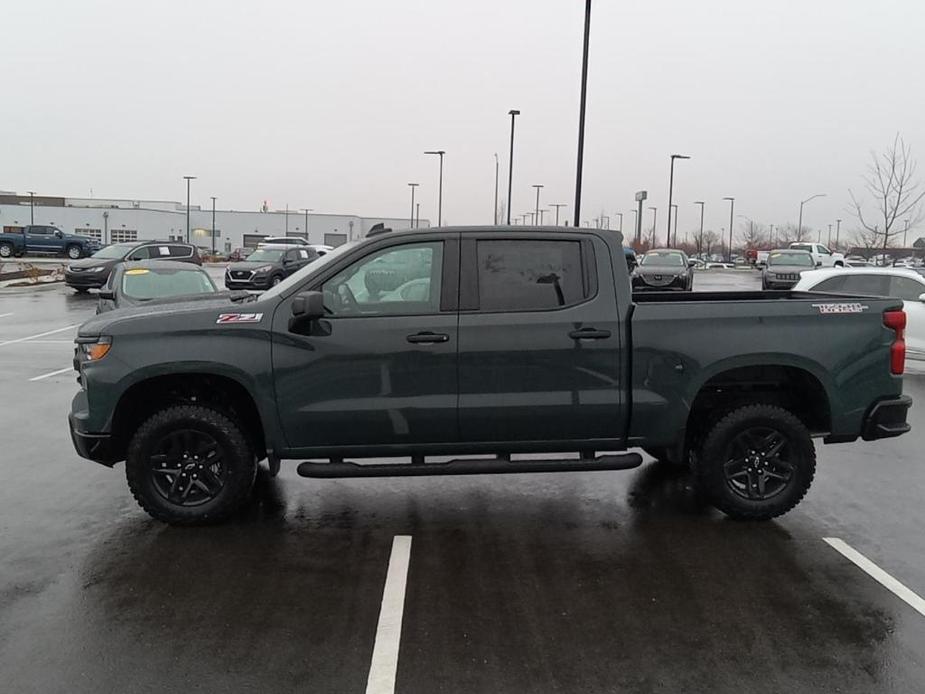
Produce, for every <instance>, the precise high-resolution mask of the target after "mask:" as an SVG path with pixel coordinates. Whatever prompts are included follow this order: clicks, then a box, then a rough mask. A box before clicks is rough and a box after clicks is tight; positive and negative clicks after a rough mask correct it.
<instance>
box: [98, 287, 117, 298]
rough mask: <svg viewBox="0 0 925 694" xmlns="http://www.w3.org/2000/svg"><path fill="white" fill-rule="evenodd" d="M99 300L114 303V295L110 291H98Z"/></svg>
mask: <svg viewBox="0 0 925 694" xmlns="http://www.w3.org/2000/svg"><path fill="white" fill-rule="evenodd" d="M100 299H102V300H104V301H115V299H116V293H115V292H114V291H112V290H111V289H100Z"/></svg>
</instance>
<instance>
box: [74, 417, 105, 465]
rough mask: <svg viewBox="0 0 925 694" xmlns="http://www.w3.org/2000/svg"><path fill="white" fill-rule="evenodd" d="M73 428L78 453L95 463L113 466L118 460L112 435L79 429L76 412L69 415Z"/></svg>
mask: <svg viewBox="0 0 925 694" xmlns="http://www.w3.org/2000/svg"><path fill="white" fill-rule="evenodd" d="M67 423H68V426H69V427H70V429H71V443H73V444H74V450H75V451H77V455H79V456H80V457H81V458H86V459H87V460H92V461H93V462H95V463H100V464H101V465H106V466H107V467H112V466H113V465H114V464H115V463H116V462H117V460H118V458H117V457H116V455H115V452H114V451H113V446H112V436H110V435H109V434H89V433H86V432H83V431H80V429H79V426H80V425H79V422H78V421H77V418H76V417H75V415H74V413H73V412H72V413H71V414H69V415H68V417H67Z"/></svg>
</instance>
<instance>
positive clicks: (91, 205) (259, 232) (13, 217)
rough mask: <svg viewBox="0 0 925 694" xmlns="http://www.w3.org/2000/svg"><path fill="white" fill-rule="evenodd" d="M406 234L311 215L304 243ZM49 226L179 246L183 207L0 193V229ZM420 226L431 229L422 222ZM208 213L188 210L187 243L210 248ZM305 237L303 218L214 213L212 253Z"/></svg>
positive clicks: (395, 222)
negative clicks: (263, 240)
mask: <svg viewBox="0 0 925 694" xmlns="http://www.w3.org/2000/svg"><path fill="white" fill-rule="evenodd" d="M380 222H381V223H383V224H385V226H387V227H391V228H393V229H404V228H407V227H408V226H409V222H410V220H409V219H407V218H405V219H395V218H392V217H360V216H358V215H339V214H319V213H316V212H312V213H309V215H308V219H307V223H308V233H307V237H308V240H309V242H310V243H323V244H327V245H329V246H339V245H341V244H342V243H346V242H347V241H352V240H355V239H359V238H362V237H364V236H365V235H366V232H367V231H369V229H370V227H372V226H373V225H374V224H378V223H380ZM27 224H47V225H51V226H56V227H58V228H59V229H61V230H62V231H65V232H68V233H72V234H73V233H77V234H86V235H88V236H93V237H94V238H97V239H99V240H100V241H101V242H102V243H104V244H108V243H119V242H121V241H135V240H139V239H158V240H171V239H177V240H183V239H185V238H186V206H185V205H184V204H183V203H179V202H174V201H170V200H106V199H100V198H59V197H49V196H38V195H36V196H35V197H34V198H32V197H30V196H28V195H16V194H13V193H4V192H0V226H2V227H3V228H4V229H6V228H7V227H14V228H16V227H22V226H25V225H27ZM420 225H421V226H424V227H426V226H430V222H429V221H428V220H426V219H422V220H420ZM211 229H212V210H211V209H202V208H200V207H198V206H196V205H191V206H190V241H191V242H193V243H195V244H196V245H197V246H200V247H202V248H204V249H205V248H211V247H212V240H211ZM287 234H288V235H290V236H302V237H305V236H306V217H305V213H304V212H298V211H295V210H293V211H290V212H289V213H288V214H287V213H286V212H284V211H279V210H273V211H267V212H244V211H240V210H219V209H216V210H215V248H216V249H217V250H218V252H220V253H228V252H230V251H232V250H234V249H236V248H243V247H250V248H253V247H254V246H256V245H257V243H258V242H259V240H260V237H262V236H285V235H287Z"/></svg>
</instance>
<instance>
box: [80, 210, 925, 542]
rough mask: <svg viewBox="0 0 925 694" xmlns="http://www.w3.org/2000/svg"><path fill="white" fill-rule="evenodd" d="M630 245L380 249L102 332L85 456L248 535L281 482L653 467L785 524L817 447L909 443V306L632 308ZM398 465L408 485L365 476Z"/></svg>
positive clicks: (87, 347) (381, 243)
mask: <svg viewBox="0 0 925 694" xmlns="http://www.w3.org/2000/svg"><path fill="white" fill-rule="evenodd" d="M621 242H622V239H621V237H620V235H619V234H616V233H611V232H605V231H594V230H584V229H576V230H565V229H563V228H561V227H553V228H532V229H526V230H525V229H521V228H517V227H491V228H445V229H422V230H412V231H401V232H389V233H380V234H377V235H375V236H373V237H371V238H367V239H366V240H365V241H363V242H360V243H356V244H351V245H347V246H342V247H340V248H338V249H337V250H335V251H333V252H331V253H328V254H327V255H325V256H324V257H323V258H321V259H319V260H317V261H315V262H314V263H312V264H311V265H309V266H308V267H306V268H305V269H303V270H301V271H299V272H298V273H296V274H294V275H292V276H291V277H289V278H288V279H287V280H286V281H284V282H283V283H282V284H280V285H278V286H277V287H275V288H273V289H272V290H270V291H268V292H266V293H265V294H263V295H262V296H261V297H260V298H259V299H258V300H257V301H255V302H253V303H250V304H247V305H246V306H239V305H234V304H232V303H230V302H228V301H224V302H223V301H216V302H212V301H199V302H197V303H191V304H172V305H169V306H163V307H156V308H150V309H128V310H118V311H113V312H111V313H108V314H105V315H103V316H99V317H97V318H94V319H91V320H90V321H88V322H87V323H85V324H84V325H82V326H81V327H80V330H79V333H78V337H77V340H76V341H77V352H76V357H75V368H76V369H77V370H78V371H79V374H80V376H79V381H80V391H79V392H78V393H77V395H76V396H75V397H74V400H73V403H72V406H71V414H70V419H69V421H70V428H71V435H72V438H73V441H74V446H75V448H76V449H77V452H78V453H79V454H80V455H81V456H83V457H85V458H89V459H91V460H95V461H97V462H100V463H103V464H105V465H110V466H111V465H113V464H114V463H116V462H118V461H122V460H125V461H126V475H127V478H128V484H129V487H130V489H131V491H132V493H133V494H134V496H135V498H136V499H137V500H138V502H139V503H140V505H141V506H142V507H143V508H144V509H145V510H146V511H148V513H150V514H151V515H152V516H154V517H155V518H159V519H161V520H164V521H167V522H170V523H177V524H190V523H197V522H205V521H215V520H218V519H221V518H224V517H227V516H228V515H229V514H231V513H232V512H234V510H235V509H236V508H238V507H239V506H240V505H241V504H242V503H243V502H244V501H245V500H246V499H247V498H248V496H249V494H250V491H251V488H252V484H253V480H254V475H255V473H256V469H257V464H258V461H260V460H262V459H266V460H267V461H268V465H269V468H270V471H271V473H275V472H277V471H278V470H279V466H280V461H281V460H282V459H286V460H291V459H295V460H301V461H303V462H301V463H300V464H299V465H298V472H299V474H301V475H303V476H305V477H321V478H331V477H377V476H396V475H412V476H414V475H452V474H478V473H516V472H551V471H579V470H580V471H589V470H617V469H626V468H632V467H636V466H638V465H639V464H640V463H641V462H642V456H641V455H640V454H639V453H638V452H635V451H632V450H630V449H633V448H642V449H644V450H645V451H647V452H649V453H651V454H652V455H654V456H655V457H657V458H660V459H663V460H665V461H668V462H669V463H676V464H685V465H690V466H691V467H692V469H693V472H694V476H695V479H696V480H697V483H698V485H699V487H700V489H701V490H702V492H703V494H704V495H705V496H706V498H708V499H709V500H710V501H711V502H712V503H713V504H714V505H715V506H716V507H718V508H719V509H721V510H722V511H724V512H725V513H727V514H729V515H730V516H733V517H735V518H742V519H768V518H772V517H775V516H777V515H780V514H782V513H784V512H786V511H788V510H789V509H791V508H792V507H793V506H795V505H796V504H797V503H798V502H799V501H800V500H801V499H802V498H803V496H804V495H805V493H806V492H807V490H808V489H809V486H810V483H811V482H812V479H813V475H814V472H815V449H814V444H813V439H814V438H816V439H821V440H822V441H824V442H825V443H847V442H850V441H854V440H856V439H857V438H859V437H861V438H863V439H865V440H871V439H878V438H882V437H888V436H897V435H899V434H902V433H904V432H906V431H908V430H909V426H908V424H906V412H907V409H908V408H909V406H910V404H911V400H910V399H909V398H908V397H907V396H904V395H903V394H902V378H901V374H902V372H903V365H904V342H903V329H904V325H905V314H904V313H903V311H902V302H901V301H898V300H894V299H884V298H871V297H851V296H844V295H825V294H813V293H797V292H747V293H734V292H729V293H683V294H664V293H659V292H655V293H648V294H646V295H639V296H634V295H633V294H632V293H631V288H630V281H629V276H628V274H627V268H626V262H625V260H624V251H623V248H622V244H621ZM525 453H531V454H542V455H541V456H536V455H534V456H531V457H530V458H528V459H524V458H523V457H522V456H521V455H520V454H525ZM434 456H454V459H453V460H451V461H449V462H437V461H434V460H433V457H434ZM473 456H480V457H478V458H476V457H473ZM383 457H392V458H399V459H402V460H403V461H407V462H391V463H379V462H362V461H363V459H369V458H383ZM357 461H361V462H357Z"/></svg>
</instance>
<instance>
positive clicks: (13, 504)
mask: <svg viewBox="0 0 925 694" xmlns="http://www.w3.org/2000/svg"><path fill="white" fill-rule="evenodd" d="M210 272H212V273H214V274H215V276H216V278H217V279H219V278H220V273H221V268H218V267H215V268H211V269H210ZM758 283H759V281H758V277H757V274H756V273H749V272H739V271H726V272H715V273H713V272H711V273H702V274H700V275H698V276H697V277H696V280H695V290H698V289H699V290H705V289H714V290H726V289H730V290H731V289H754V288H757V287H758ZM95 302H96V298H95V296H94V295H92V294H91V295H76V294H74V293H73V292H72V291H70V290H67V289H66V288H64V287H63V286H60V285H59V286H56V287H51V288H43V289H41V290H35V291H18V290H17V291H14V290H5V291H3V292H0V364H2V369H0V387H2V390H0V393H2V397H3V399H4V407H3V412H4V413H5V414H4V417H3V421H2V424H3V428H4V434H3V446H4V449H5V451H4V455H3V457H2V461H3V462H2V469H3V472H4V477H3V480H4V482H3V484H2V486H0V504H2V507H3V509H4V513H3V521H2V527H0V556H2V557H3V561H2V563H0V672H2V673H3V682H4V683H3V685H2V688H3V690H5V691H15V692H51V691H69V692H100V691H111V692H126V691H159V692H186V691H205V692H209V691H227V692H238V691H272V692H363V691H367V692H385V691H391V690H389V689H387V688H377V686H378V685H377V680H376V677H375V676H376V675H383V674H384V675H385V676H386V679H387V676H388V674H389V673H388V668H389V658H388V655H389V653H390V649H391V651H394V650H395V649H397V654H398V657H397V676H396V678H395V691H396V692H402V693H404V692H414V693H432V692H486V693H489V692H491V693H506V692H525V691H530V692H559V691H561V692H740V691H748V692H784V691H791V692H797V691H798V692H819V691H829V692H835V691H838V692H865V693H867V692H873V691H877V692H912V691H921V690H922V683H923V682H925V603H923V602H922V599H921V598H920V597H919V596H923V595H925V536H923V534H922V533H921V531H920V528H921V527H922V525H923V524H925V510H923V505H922V503H921V496H922V490H923V489H925V470H923V466H922V461H923V460H925V454H923V450H922V449H923V446H922V435H921V431H922V430H923V429H925V415H923V410H922V408H921V406H918V405H917V406H916V407H914V408H913V409H912V410H911V412H910V421H911V423H912V427H913V433H911V434H909V435H907V436H903V437H900V438H897V439H888V440H884V441H880V442H875V443H856V444H849V445H836V446H823V445H821V443H820V444H819V445H818V447H817V450H818V456H819V466H818V471H817V475H816V481H815V483H814V485H813V488H812V490H811V491H810V493H809V495H808V497H807V499H806V500H805V501H804V502H803V503H802V504H801V505H800V506H799V507H797V508H796V509H795V510H794V511H792V512H790V513H789V514H788V515H786V516H784V517H782V518H780V519H778V520H777V521H774V522H768V523H758V524H750V523H738V522H733V521H729V520H727V519H725V518H724V517H723V516H722V515H721V514H720V513H719V512H717V511H714V510H712V509H711V508H710V507H708V506H706V505H705V504H704V503H703V502H702V501H701V500H700V499H698V497H697V494H696V493H695V492H694V490H693V488H692V484H691V480H690V477H689V474H688V473H687V472H686V471H682V470H679V469H677V468H673V467H671V466H667V465H664V464H660V463H656V462H647V463H645V464H644V465H643V466H642V467H641V468H638V469H636V470H632V471H629V472H595V473H565V474H536V475H502V476H491V477H486V476H472V477H458V478H454V477H448V478H441V477H435V478H404V479H367V480H305V479H302V478H300V477H298V476H297V475H296V474H295V471H294V466H292V465H289V466H288V467H287V465H286V464H285V463H284V465H283V471H282V473H281V474H280V476H279V477H278V478H275V479H270V478H269V477H267V476H265V475H262V476H261V477H260V478H259V479H258V486H257V492H256V494H255V498H254V501H253V503H252V504H251V505H250V506H249V507H248V508H247V509H246V510H245V512H244V513H242V514H240V515H239V516H238V517H236V518H235V519H234V521H233V522H231V523H228V524H224V525H221V526H217V527H206V528H189V529H180V528H173V527H168V526H166V525H163V524H161V523H158V522H156V521H153V520H151V519H150V518H149V517H148V516H147V515H146V514H145V513H144V512H143V511H141V510H140V509H139V508H138V507H137V506H136V504H135V502H134V500H133V499H132V498H131V496H130V494H129V492H128V491H127V489H126V486H125V480H124V477H123V469H122V465H117V466H116V468H115V469H113V470H109V469H107V468H105V467H103V466H100V465H96V464H94V463H91V462H88V461H86V460H82V459H80V458H78V457H77V455H76V454H75V453H74V451H73V448H72V446H71V442H70V440H69V437H68V431H67V425H66V421H65V417H66V414H67V411H68V407H69V403H70V399H71V396H72V395H73V393H74V392H75V390H76V388H77V385H76V384H75V374H74V372H73V371H72V370H71V356H72V350H73V343H72V339H73V336H74V334H75V332H76V327H77V326H78V325H79V324H80V323H81V322H83V321H84V320H86V319H87V318H89V317H90V316H91V315H93V313H94V309H95ZM906 391H907V392H908V393H909V394H910V395H911V396H912V397H913V399H914V400H915V401H916V403H920V402H921V401H923V399H925V376H923V375H920V374H915V373H914V374H911V375H909V376H908V377H907V378H906ZM396 538H399V539H398V540H397V541H396ZM855 552H856V553H860V555H863V556H862V558H861V559H858V557H857V555H855V554H854V553H855ZM851 557H854V559H855V560H856V561H857V563H855V561H852V559H851ZM863 558H866V559H867V560H869V561H870V562H872V563H873V564H874V565H876V566H875V567H874V568H871V567H870V566H868V567H867V568H868V569H869V570H870V573H867V572H865V571H864V570H862V567H861V566H859V565H858V564H864V562H863V561H862V559H863ZM875 569H876V570H875ZM878 571H879V572H878ZM891 579H892V580H891ZM893 581H898V582H900V583H901V584H902V586H904V587H905V588H906V592H903V591H902V590H900V589H899V588H898V587H897V585H896V584H895V583H894V582H893ZM891 589H892V590H891ZM897 593H899V594H897ZM402 596H403V599H402ZM383 668H384V671H383V670H382V669H383ZM371 673H372V675H373V676H371Z"/></svg>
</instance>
